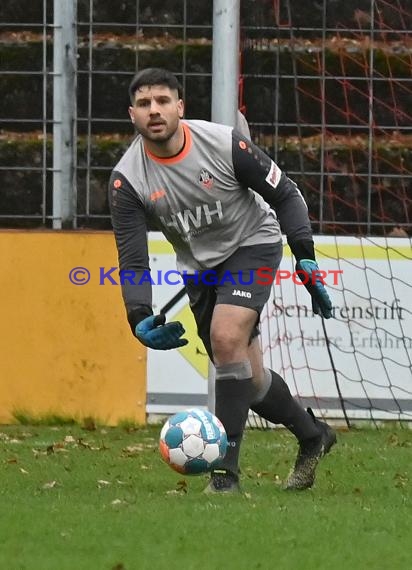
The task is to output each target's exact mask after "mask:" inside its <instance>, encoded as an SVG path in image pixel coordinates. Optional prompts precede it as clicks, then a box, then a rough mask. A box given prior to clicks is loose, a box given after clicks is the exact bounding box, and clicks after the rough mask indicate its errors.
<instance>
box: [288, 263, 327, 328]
mask: <svg viewBox="0 0 412 570" xmlns="http://www.w3.org/2000/svg"><path fill="white" fill-rule="evenodd" d="M296 271H302V272H303V273H302V274H300V273H298V275H299V279H300V280H301V281H302V283H303V284H304V285H305V287H306V289H307V290H308V291H309V294H310V296H311V297H312V310H313V312H314V313H315V315H319V314H321V315H322V317H324V318H325V319H330V318H331V316H332V301H331V300H330V297H329V295H328V292H327V291H326V289H325V286H324V284H323V283H322V278H321V277H320V275H317V273H316V272H317V271H319V266H318V264H317V263H316V261H314V260H313V259H301V260H300V261H298V262H297V263H296ZM305 281H306V283H305Z"/></svg>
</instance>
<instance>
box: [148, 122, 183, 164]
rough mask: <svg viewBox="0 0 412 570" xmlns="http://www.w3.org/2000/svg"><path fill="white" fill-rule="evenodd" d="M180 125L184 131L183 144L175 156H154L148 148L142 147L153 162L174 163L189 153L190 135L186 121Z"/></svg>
mask: <svg viewBox="0 0 412 570" xmlns="http://www.w3.org/2000/svg"><path fill="white" fill-rule="evenodd" d="M182 127H183V130H184V133H185V144H184V147H183V148H182V150H181V151H180V152H179V154H176V155H175V156H171V157H161V156H156V155H155V154H153V153H152V152H150V150H149V149H148V148H146V147H144V150H145V153H146V154H147V156H148V157H149V158H151V159H152V160H154V161H155V162H158V163H159V164H176V162H180V161H181V160H183V159H184V158H186V156H187V155H188V154H189V151H190V149H191V148H192V135H191V133H190V129H189V127H188V126H187V125H186V123H182Z"/></svg>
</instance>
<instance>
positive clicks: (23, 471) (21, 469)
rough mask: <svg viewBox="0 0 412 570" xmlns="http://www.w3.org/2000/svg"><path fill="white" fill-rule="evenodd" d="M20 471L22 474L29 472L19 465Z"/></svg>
mask: <svg viewBox="0 0 412 570" xmlns="http://www.w3.org/2000/svg"><path fill="white" fill-rule="evenodd" d="M20 473H23V475H28V474H29V472H28V471H26V470H25V469H23V467H20Z"/></svg>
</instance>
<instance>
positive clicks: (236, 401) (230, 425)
mask: <svg viewBox="0 0 412 570" xmlns="http://www.w3.org/2000/svg"><path fill="white" fill-rule="evenodd" d="M228 366H229V365H228ZM230 366H231V365H230ZM219 368H220V372H221V369H222V368H223V367H219ZM253 394H254V388H253V383H252V377H250V378H236V377H233V376H232V377H229V374H228V373H227V374H224V375H223V376H222V375H220V377H219V372H218V371H217V375H216V385H215V396H216V407H215V414H216V416H217V417H218V418H219V419H220V421H221V422H222V424H223V425H224V428H225V430H226V434H227V438H228V447H227V451H226V455H225V457H224V458H223V459H222V461H221V462H220V463H219V465H218V466H217V467H216V468H217V469H229V470H230V471H232V472H233V473H238V472H239V451H240V444H241V441H242V437H243V431H244V429H245V424H246V420H247V416H248V412H249V407H250V403H251V401H252V398H253Z"/></svg>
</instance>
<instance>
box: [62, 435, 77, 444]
mask: <svg viewBox="0 0 412 570" xmlns="http://www.w3.org/2000/svg"><path fill="white" fill-rule="evenodd" d="M64 443H76V440H75V439H74V437H73V436H72V435H66V437H65V438H64Z"/></svg>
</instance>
